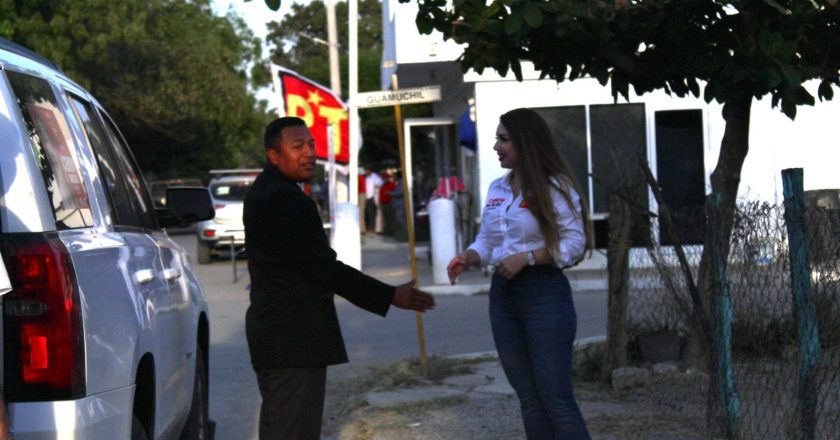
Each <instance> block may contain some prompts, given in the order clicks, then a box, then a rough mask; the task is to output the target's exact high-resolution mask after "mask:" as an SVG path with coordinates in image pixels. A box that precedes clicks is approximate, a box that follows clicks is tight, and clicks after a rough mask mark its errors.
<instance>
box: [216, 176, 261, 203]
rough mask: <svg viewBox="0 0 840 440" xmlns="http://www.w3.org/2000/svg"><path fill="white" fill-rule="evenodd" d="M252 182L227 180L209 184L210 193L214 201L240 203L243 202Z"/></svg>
mask: <svg viewBox="0 0 840 440" xmlns="http://www.w3.org/2000/svg"><path fill="white" fill-rule="evenodd" d="M253 184H254V181H253V180H227V181H224V182H216V183H211V184H210V193H211V194H213V199H215V200H225V201H234V202H241V201H243V200H245V196H247V195H248V191H249V190H250V189H251V185H253Z"/></svg>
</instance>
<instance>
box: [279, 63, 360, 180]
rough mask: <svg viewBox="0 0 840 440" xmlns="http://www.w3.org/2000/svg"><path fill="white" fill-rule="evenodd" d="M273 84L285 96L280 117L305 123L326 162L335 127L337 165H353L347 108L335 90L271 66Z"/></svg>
mask: <svg viewBox="0 0 840 440" xmlns="http://www.w3.org/2000/svg"><path fill="white" fill-rule="evenodd" d="M271 67H272V76H273V78H272V80H273V82H274V88H275V91H279V94H280V95H281V96H282V102H281V103H280V106H279V108H280V110H281V113H285V115H286V116H297V117H299V118H301V119H303V120H304V121H305V122H306V126H307V127H309V131H310V132H312V137H313V138H315V155H316V156H317V157H318V158H319V159H327V157H328V156H329V152H328V151H327V148H328V146H329V145H330V143H329V139H327V133H328V130H327V128H328V127H329V125H330V124H336V125H337V127H336V128H337V129H336V130H333V136H334V139H333V141H334V142H333V145H335V149H336V150H335V161H336V162H338V163H341V164H347V163H349V162H350V143H349V139H350V125H349V123H348V113H347V106H346V105H345V104H344V103H343V102H341V100H340V99H339V98H338V96H336V95H335V94H334V93H333V92H332V90H330V89H329V88H327V87H324V86H322V85H321V84H318V83H316V82H315V81H312V80H310V79H309V78H306V77H304V76H302V75H300V74H299V73H297V72H295V71H293V70H289V69H286V68H285V67H280V66H277V65H272V66H271Z"/></svg>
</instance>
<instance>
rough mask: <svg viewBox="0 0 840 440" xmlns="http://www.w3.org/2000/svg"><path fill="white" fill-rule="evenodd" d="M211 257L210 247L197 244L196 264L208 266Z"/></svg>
mask: <svg viewBox="0 0 840 440" xmlns="http://www.w3.org/2000/svg"><path fill="white" fill-rule="evenodd" d="M212 258H213V256H212V255H210V246H209V245H206V244H203V243H201V242H200V241H199V242H198V264H210V263H211V262H212Z"/></svg>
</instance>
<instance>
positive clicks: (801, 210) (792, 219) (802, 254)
mask: <svg viewBox="0 0 840 440" xmlns="http://www.w3.org/2000/svg"><path fill="white" fill-rule="evenodd" d="M802 180H803V172H802V168H788V169H785V170H782V186H783V189H784V197H785V224H786V225H787V234H788V255H789V258H790V284H791V293H792V295H793V309H794V318H795V319H796V324H797V339H798V343H799V353H800V363H801V364H800V368H799V384H798V389H797V399H798V400H799V416H800V419H799V435H798V436H797V438H798V439H802V440H812V439H815V438H816V425H817V413H816V408H817V389H816V381H815V379H814V369H815V368H816V366H817V363H818V362H819V360H820V335H819V329H818V328H817V310H816V306H815V304H814V293H813V289H812V288H811V264H810V262H809V261H808V247H809V244H808V237H807V234H806V231H805V193H804V191H803V186H802Z"/></svg>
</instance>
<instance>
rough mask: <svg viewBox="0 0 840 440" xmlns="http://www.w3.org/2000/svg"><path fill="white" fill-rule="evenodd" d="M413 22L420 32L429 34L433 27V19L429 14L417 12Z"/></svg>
mask: <svg viewBox="0 0 840 440" xmlns="http://www.w3.org/2000/svg"><path fill="white" fill-rule="evenodd" d="M414 22H415V24H417V30H418V31H420V33H421V34H431V33H432V31H433V30H434V29H435V21H434V19H432V17H430V16H429V15H421V14H417V19H416V20H415V21H414Z"/></svg>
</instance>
